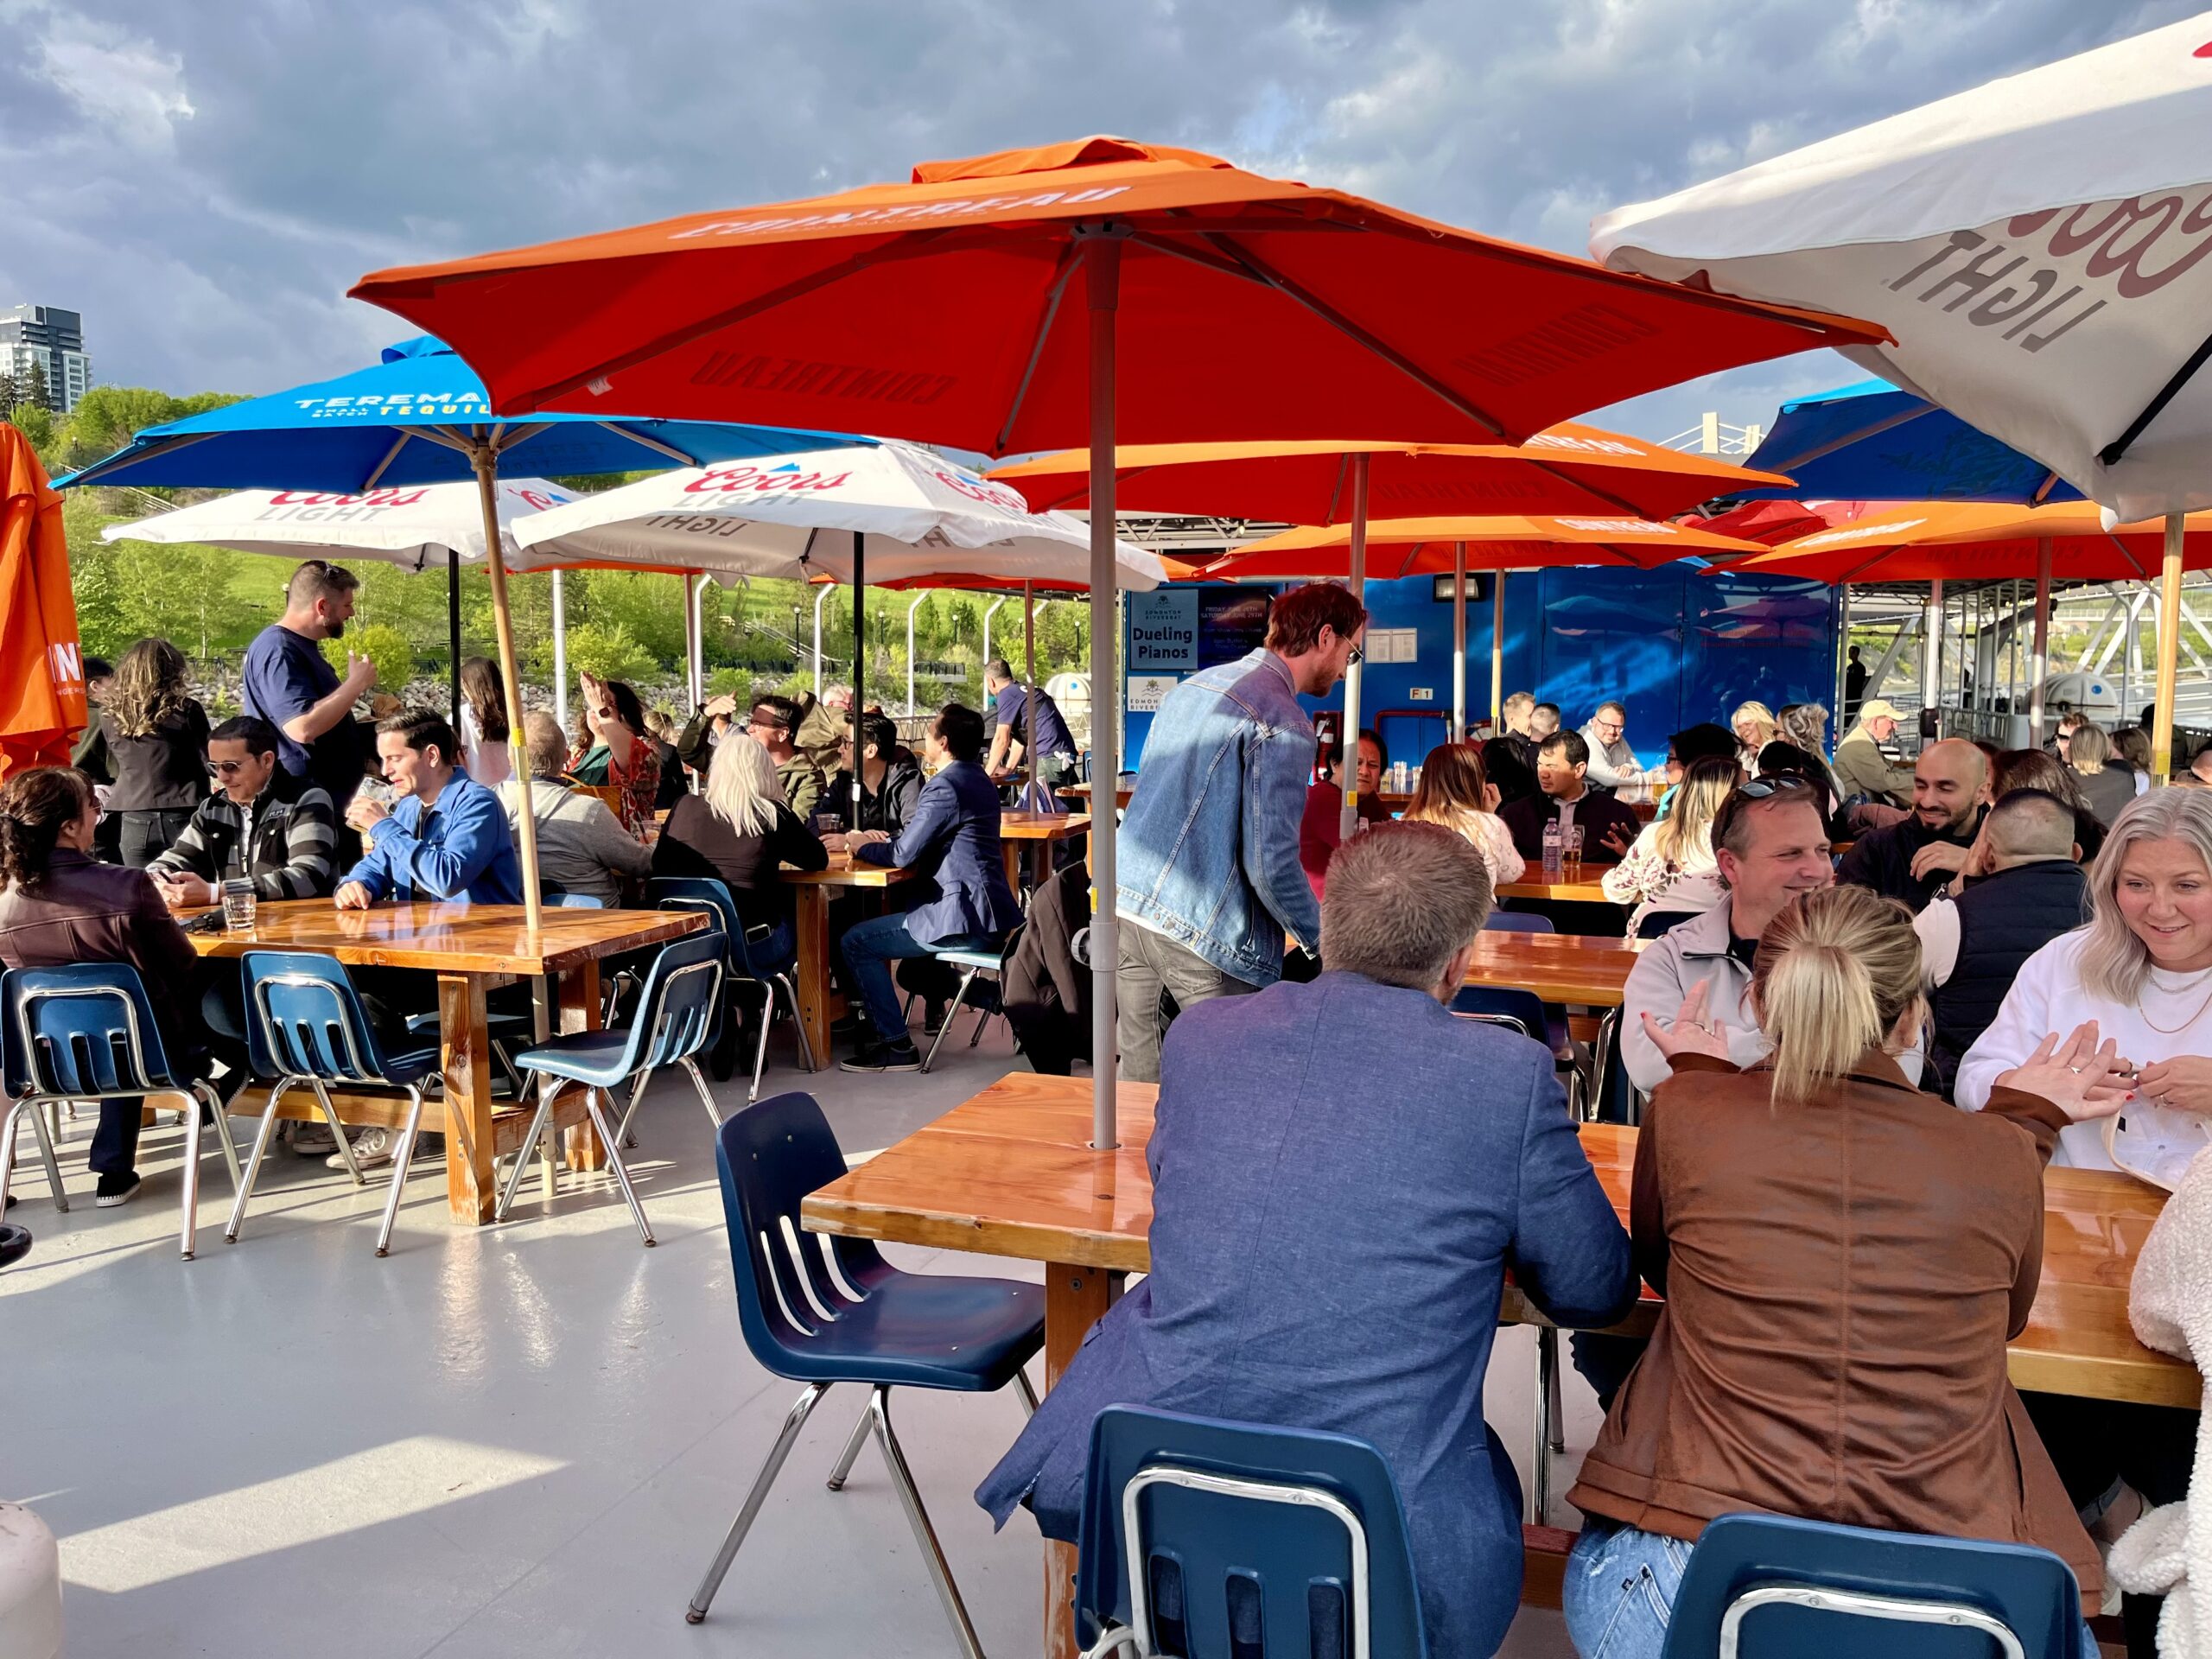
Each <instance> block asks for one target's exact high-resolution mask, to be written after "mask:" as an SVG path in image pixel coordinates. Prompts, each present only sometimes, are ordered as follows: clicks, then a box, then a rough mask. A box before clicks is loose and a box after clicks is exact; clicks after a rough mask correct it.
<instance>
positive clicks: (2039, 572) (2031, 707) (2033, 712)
mask: <svg viewBox="0 0 2212 1659" xmlns="http://www.w3.org/2000/svg"><path fill="white" fill-rule="evenodd" d="M2035 627H2036V634H2035V640H2036V648H2035V653H2034V656H2033V657H2032V658H2031V659H2030V661H2029V664H2028V747H2030V748H2036V749H2039V748H2041V747H2043V727H2044V713H2043V683H2044V681H2045V680H2046V679H2048V678H2050V537H2048V536H2040V537H2037V538H2036V623H2035Z"/></svg>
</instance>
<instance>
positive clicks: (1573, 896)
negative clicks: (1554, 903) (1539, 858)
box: [1497, 863, 1613, 905]
mask: <svg viewBox="0 0 2212 1659" xmlns="http://www.w3.org/2000/svg"><path fill="white" fill-rule="evenodd" d="M1611 868H1613V867H1612V866H1611V864H1588V863H1586V864H1585V865H1583V867H1582V873H1581V874H1580V875H1578V876H1576V877H1575V878H1574V879H1573V880H1571V881H1570V880H1566V879H1565V878H1564V877H1562V878H1560V880H1548V879H1547V878H1546V877H1545V875H1544V867H1543V866H1542V865H1541V864H1539V865H1536V866H1535V869H1534V873H1533V874H1523V875H1522V878H1521V880H1518V881H1507V882H1503V883H1502V884H1501V885H1500V886H1499V887H1498V889H1497V896H1498V897H1499V898H1501V899H1554V900H1560V901H1571V902H1573V903H1576V904H1593V905H1603V904H1609V903H1611V900H1610V899H1607V898H1606V897H1605V888H1604V887H1602V886H1601V885H1600V881H1601V880H1602V878H1603V877H1604V875H1605V872H1606V871H1607V870H1610V869H1611Z"/></svg>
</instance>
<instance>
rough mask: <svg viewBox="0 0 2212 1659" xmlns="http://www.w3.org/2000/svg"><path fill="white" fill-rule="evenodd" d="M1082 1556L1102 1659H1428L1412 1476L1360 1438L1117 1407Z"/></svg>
mask: <svg viewBox="0 0 2212 1659" xmlns="http://www.w3.org/2000/svg"><path fill="white" fill-rule="evenodd" d="M1077 1552H1078V1559H1079V1565H1078V1566H1077V1570H1076V1597H1075V1602H1076V1637H1077V1642H1078V1643H1081V1645H1082V1646H1083V1648H1084V1650H1085V1651H1086V1653H1089V1654H1093V1655H1097V1656H1102V1659H1103V1656H1106V1655H1111V1654H1115V1653H1121V1654H1126V1655H1132V1656H1135V1659H1148V1656H1150V1655H1153V1654H1156V1653H1173V1654H1180V1655H1184V1656H1186V1659H1339V1656H1341V1659H1420V1656H1421V1655H1422V1654H1423V1653H1424V1652H1426V1651H1427V1643H1426V1638H1425V1637H1424V1636H1423V1633H1422V1628H1421V1597H1420V1594H1419V1592H1418V1590H1417V1588H1416V1586H1415V1584H1414V1561H1413V1552H1412V1548H1411V1546H1410V1545H1409V1544H1408V1541H1407V1538H1406V1517H1405V1507H1404V1505H1403V1503H1402V1502H1401V1501H1400V1499H1399V1497H1398V1485H1397V1482H1396V1481H1395V1479H1394V1478H1392V1476H1391V1474H1390V1466H1389V1464H1387V1463H1385V1462H1384V1461H1383V1454H1382V1453H1381V1452H1377V1451H1376V1449H1375V1448H1374V1447H1373V1446H1370V1445H1368V1444H1367V1442H1366V1441H1364V1440H1354V1439H1352V1438H1351V1436H1349V1435H1344V1434H1327V1433H1317V1432H1315V1431H1313V1430H1311V1429H1297V1428H1269V1427H1261V1426H1260V1425H1258V1424H1255V1423H1230V1422H1219V1421H1211V1420H1209V1419H1206V1418H1203V1417H1185V1416H1180V1415H1178V1414H1175V1413H1173V1412H1164V1411H1147V1410H1142V1409H1140V1408H1137V1407H1135V1406H1109V1407H1107V1408H1105V1409H1104V1410H1103V1411H1102V1412H1100V1413H1099V1414H1098V1418H1097V1421H1096V1422H1095V1423H1094V1424H1093V1425H1092V1428H1091V1436H1090V1467H1089V1471H1088V1473H1087V1476H1086V1478H1085V1483H1084V1501H1083V1525H1082V1535H1081V1538H1080V1541H1079V1542H1078V1544H1077Z"/></svg>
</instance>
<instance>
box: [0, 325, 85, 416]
mask: <svg viewBox="0 0 2212 1659" xmlns="http://www.w3.org/2000/svg"><path fill="white" fill-rule="evenodd" d="M0 376H5V377H7V378H10V379H12V380H13V381H14V382H15V385H16V397H18V398H19V399H21V400H22V401H24V402H29V399H30V397H31V394H32V389H33V388H34V387H35V386H36V385H39V384H40V383H41V381H42V382H43V383H44V385H45V387H46V404H47V407H48V408H49V409H51V410H54V412H55V413H56V414H59V415H67V413H69V411H70V410H73V409H74V408H76V407H77V400H78V399H79V397H83V396H84V395H85V394H86V392H87V391H91V390H92V359H91V358H90V357H88V356H86V354H85V319H84V317H83V315H82V314H80V313H79V312H75V311H64V310H62V309H61V308H60V307H58V306H52V305H18V306H16V307H14V308H10V309H5V310H0Z"/></svg>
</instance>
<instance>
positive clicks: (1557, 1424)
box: [1551, 1332, 1567, 1457]
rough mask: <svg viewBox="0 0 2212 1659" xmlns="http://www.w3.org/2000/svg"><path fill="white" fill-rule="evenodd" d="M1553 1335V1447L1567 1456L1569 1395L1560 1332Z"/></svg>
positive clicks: (1557, 1453) (1555, 1451) (1554, 1450)
mask: <svg viewBox="0 0 2212 1659" xmlns="http://www.w3.org/2000/svg"><path fill="white" fill-rule="evenodd" d="M1552 1337H1553V1341H1552V1363H1551V1373H1552V1398H1551V1418H1552V1438H1551V1448H1552V1451H1553V1452H1554V1454H1555V1455H1557V1456H1560V1457H1565V1456H1566V1455H1567V1396H1566V1395H1565V1393H1564V1392H1563V1389H1562V1385H1561V1383H1560V1376H1562V1375H1563V1373H1562V1372H1561V1371H1560V1363H1559V1341H1558V1333H1557V1332H1553V1333H1552Z"/></svg>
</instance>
